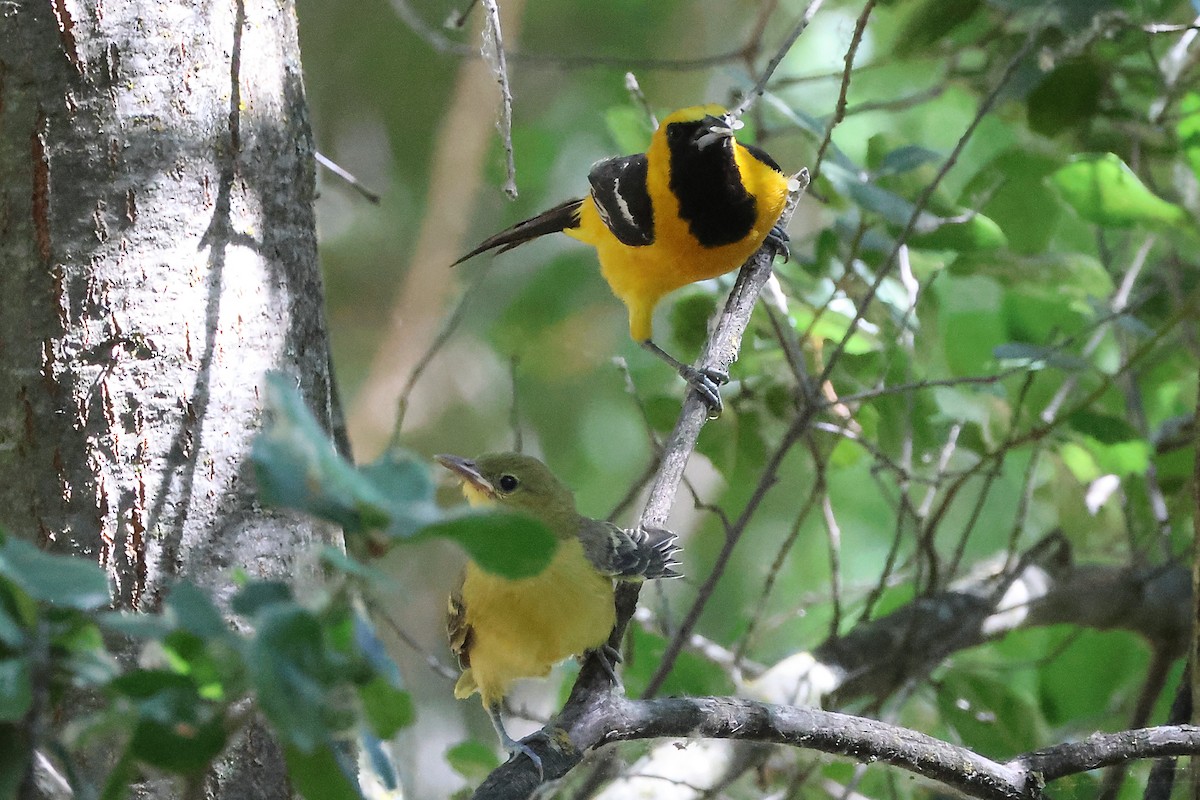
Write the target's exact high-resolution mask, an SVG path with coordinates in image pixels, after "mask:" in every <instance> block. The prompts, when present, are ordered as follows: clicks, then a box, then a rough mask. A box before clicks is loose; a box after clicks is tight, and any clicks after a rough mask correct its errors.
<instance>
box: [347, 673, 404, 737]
mask: <svg viewBox="0 0 1200 800" xmlns="http://www.w3.org/2000/svg"><path fill="white" fill-rule="evenodd" d="M358 697H359V700H361V701H362V709H363V713H364V714H365V715H366V718H367V722H368V723H370V725H371V730H372V731H374V732H375V735H376V736H378V737H379V738H381V739H390V738H392V737H393V736H395V735H396V734H397V733H398V732H399V731H400V729H401V728H407V727H408V726H409V725H411V724H412V723H413V720H414V719H415V718H416V712H415V711H414V709H413V702H412V695H410V694H409V693H408V692H406V691H404V690H403V689H397V688H395V687H393V686H392V685H391V684H390V683H389V682H388V681H387V680H385V679H384V678H382V677H376V678H373V679H372V680H370V681H368V682H367V683H365V684H363V685H361V686H359V687H358Z"/></svg>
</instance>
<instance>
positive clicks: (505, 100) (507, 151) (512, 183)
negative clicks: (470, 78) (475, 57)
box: [482, 0, 517, 200]
mask: <svg viewBox="0 0 1200 800" xmlns="http://www.w3.org/2000/svg"><path fill="white" fill-rule="evenodd" d="M482 2H483V10H484V18H485V19H486V20H487V24H486V25H485V26H484V29H483V57H484V60H486V61H487V62H488V63H489V64H491V65H492V73H493V74H494V75H495V76H496V83H498V84H499V85H500V123H499V127H500V141H501V142H502V143H503V144H504V170H505V177H504V193H505V194H507V195H508V196H509V197H511V198H513V199H514V200H515V199H516V197H517V165H516V162H515V161H514V159H513V143H512V107H513V98H512V88H511V87H510V86H509V84H508V62H507V61H506V60H505V56H504V36H503V34H502V33H501V30H500V7H499V5H497V3H496V0H482Z"/></svg>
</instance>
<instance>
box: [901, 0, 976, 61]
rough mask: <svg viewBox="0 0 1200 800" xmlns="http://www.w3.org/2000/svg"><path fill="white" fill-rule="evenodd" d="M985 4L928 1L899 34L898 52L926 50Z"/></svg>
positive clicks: (907, 53) (962, 0) (964, 0)
mask: <svg viewBox="0 0 1200 800" xmlns="http://www.w3.org/2000/svg"><path fill="white" fill-rule="evenodd" d="M982 4H983V3H982V0H924V2H922V3H921V4H920V5H918V6H916V8H915V9H914V11H913V12H912V13H911V14H910V15H909V17H908V19H906V20H905V21H904V26H903V27H902V28H901V29H900V32H899V33H898V34H897V35H896V43H895V46H894V47H895V53H896V55H898V56H902V57H903V56H911V55H915V54H917V53H923V52H924V51H926V50H928V49H929V48H930V47H931V46H932V45H934V44H936V43H937V42H939V41H941V40H942V39H943V38H945V37H946V36H948V35H950V33H951V32H952V31H954V30H955V29H956V28H958V27H960V26H961V25H963V24H964V23H966V22H967V20H969V19H970V18H971V17H973V16H974V15H975V12H976V11H978V10H979V7H980V6H981V5H982Z"/></svg>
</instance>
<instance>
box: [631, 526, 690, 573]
mask: <svg viewBox="0 0 1200 800" xmlns="http://www.w3.org/2000/svg"><path fill="white" fill-rule="evenodd" d="M629 536H630V538H632V539H633V540H634V541H635V542H637V544H638V555H639V556H640V559H641V560H642V564H641V565H639V569H638V570H637V572H638V577H639V578H643V579H645V580H655V579H657V578H678V577H680V573H679V572H677V571H676V570H675V569H674V568H675V567H678V566H679V562H678V561H676V560H675V554H676V553H678V552H679V545H677V544H675V534H674V533H671V531H668V530H665V529H663V528H642V527H638V528H634V529H633V530H631V531H630V532H629Z"/></svg>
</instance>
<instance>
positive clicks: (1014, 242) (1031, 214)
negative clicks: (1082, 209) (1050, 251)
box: [966, 147, 1063, 255]
mask: <svg viewBox="0 0 1200 800" xmlns="http://www.w3.org/2000/svg"><path fill="white" fill-rule="evenodd" d="M1060 164H1061V162H1060V161H1059V160H1058V159H1056V158H1052V157H1050V156H1047V155H1043V154H1041V153H1038V152H1035V151H1032V150H1029V149H1026V148H1023V147H1022V148H1017V149H1013V150H1007V151H1005V152H1003V153H1001V154H999V155H998V156H996V158H995V159H994V160H993V161H992V162H991V163H990V164H988V166H987V168H986V169H984V170H982V171H981V172H980V173H979V174H978V175H976V177H975V178H972V180H971V182H970V184H969V185H968V186H967V190H966V191H967V193H977V194H978V195H981V196H985V197H987V201H986V202H985V203H984V205H983V207H982V208H981V209H980V210H981V211H983V212H984V213H985V214H987V215H988V217H989V218H990V219H992V220H995V222H996V224H997V225H999V226H1000V228H1001V229H1002V230H1003V231H1004V232H1005V233H1006V234H1007V238H1008V245H1009V247H1010V248H1011V249H1012V250H1014V251H1015V252H1017V253H1021V254H1023V255H1031V254H1034V253H1041V252H1043V251H1044V250H1046V248H1047V246H1048V245H1049V243H1050V239H1051V237H1052V236H1053V235H1054V232H1055V231H1056V230H1057V229H1058V225H1059V220H1060V219H1061V217H1062V213H1063V212H1062V203H1061V202H1060V201H1059V199H1058V196H1057V195H1056V194H1055V193H1054V191H1053V190H1052V189H1051V188H1050V187H1049V186H1047V184H1046V176H1047V175H1049V174H1050V173H1052V172H1054V170H1056V169H1058V167H1059V166H1060Z"/></svg>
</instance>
